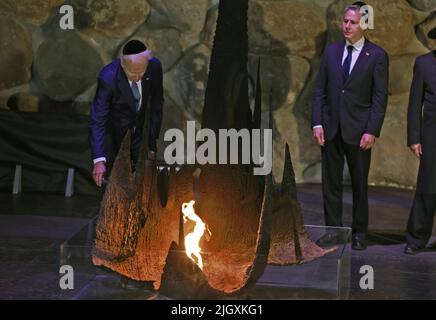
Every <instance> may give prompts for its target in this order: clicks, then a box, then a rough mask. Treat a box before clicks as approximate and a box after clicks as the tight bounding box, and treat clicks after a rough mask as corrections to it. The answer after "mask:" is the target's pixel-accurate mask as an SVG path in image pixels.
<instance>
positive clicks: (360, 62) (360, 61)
mask: <svg viewBox="0 0 436 320" xmlns="http://www.w3.org/2000/svg"><path fill="white" fill-rule="evenodd" d="M370 57H371V50H370V42H369V41H368V40H367V39H365V44H364V45H363V48H362V50H361V51H360V54H359V57H358V58H357V61H356V63H355V64H354V67H353V70H351V73H350V76H349V77H348V79H347V81H346V82H345V84H344V86H346V85H347V84H348V83H349V82H350V81H351V80H352V79H353V77H354V76H355V75H356V74H359V73H360V72H361V70H364V67H365V65H366V64H367V61H368V59H369V58H370Z"/></svg>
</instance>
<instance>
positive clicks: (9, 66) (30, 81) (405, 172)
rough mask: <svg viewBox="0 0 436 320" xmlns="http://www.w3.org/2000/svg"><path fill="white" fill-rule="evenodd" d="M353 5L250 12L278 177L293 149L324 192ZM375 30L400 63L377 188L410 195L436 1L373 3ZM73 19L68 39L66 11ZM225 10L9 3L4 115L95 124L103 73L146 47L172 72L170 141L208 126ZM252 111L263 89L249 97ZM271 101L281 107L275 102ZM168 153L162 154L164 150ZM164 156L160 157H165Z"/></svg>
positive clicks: (111, 2) (301, 176)
mask: <svg viewBox="0 0 436 320" xmlns="http://www.w3.org/2000/svg"><path fill="white" fill-rule="evenodd" d="M349 2H352V1H344V0H305V1H303V0H250V2H249V14H248V16H249V19H248V30H249V48H250V52H249V66H248V67H249V71H250V74H251V75H252V80H253V81H252V84H253V85H254V82H255V81H254V79H255V71H256V68H257V61H258V59H259V58H260V60H261V78H262V90H263V118H264V119H267V118H268V116H267V114H268V110H269V108H270V106H271V108H272V109H273V120H274V128H273V129H274V143H275V145H274V168H273V171H274V174H275V175H277V176H276V179H277V180H280V179H281V177H280V176H279V175H280V173H281V168H283V156H284V155H283V150H284V148H283V145H284V142H285V141H287V142H289V143H290V146H291V152H292V156H293V162H294V166H295V172H296V177H297V181H298V182H319V181H320V150H319V147H317V145H316V144H315V142H314V140H313V138H312V134H311V128H310V115H311V100H312V94H313V87H314V80H315V76H316V72H317V68H318V66H319V61H320V57H321V54H322V52H323V49H324V47H325V45H326V43H328V42H331V41H334V40H337V39H340V37H341V33H340V30H339V23H340V21H341V20H340V19H341V14H342V10H343V8H344V6H345V5H346V4H348V3H349ZM367 3H368V4H370V5H372V6H373V7H374V11H375V29H374V30H370V31H368V33H367V37H368V38H369V39H370V40H372V41H374V42H375V43H377V44H379V45H381V46H382V47H384V48H385V49H386V50H387V52H388V53H389V55H390V88H389V105H388V111H387V115H386V120H385V124H384V127H383V130H382V136H381V138H380V139H379V140H378V141H377V144H376V146H375V147H374V151H373V160H372V167H371V172H370V182H371V183H372V184H376V185H395V186H403V187H410V186H413V185H414V184H415V179H416V171H417V165H418V162H417V160H416V159H415V158H414V157H413V155H412V154H411V153H410V152H409V151H408V149H407V147H406V111H407V103H408V93H409V88H410V82H411V79H412V68H413V63H414V59H415V58H416V57H417V56H418V55H421V54H424V53H427V52H429V50H434V49H436V41H435V40H430V39H428V38H426V34H427V32H428V31H429V30H430V29H431V28H433V27H435V26H436V0H409V1H406V0H368V1H367ZM63 4H69V5H71V6H72V7H73V9H74V26H75V28H74V30H61V29H60V27H59V20H60V18H61V17H62V16H63V14H60V13H59V8H60V6H62V5H63ZM217 4H218V0H185V1H180V0H131V1H124V0H123V1H122V0H65V1H63V0H2V1H0V47H1V50H0V108H10V109H16V110H21V111H33V112H57V113H77V112H79V113H85V114H86V113H88V112H89V108H90V101H91V100H92V98H93V95H94V93H95V88H96V76H97V74H98V72H99V70H100V69H101V68H102V67H103V66H104V65H105V64H107V63H108V62H110V61H111V60H112V59H114V58H116V57H117V56H118V55H119V52H120V49H121V47H122V45H123V44H124V43H125V42H126V41H128V40H129V39H133V38H137V39H141V40H143V41H144V42H145V43H146V44H147V45H148V47H149V48H151V50H152V53H153V55H155V56H157V57H159V58H160V59H161V61H162V64H163V67H164V72H165V73H164V86H165V98H166V103H165V112H164V125H163V130H165V129H167V128H171V127H176V128H182V129H183V128H184V126H185V121H186V120H198V121H199V120H200V119H201V111H202V108H203V100H204V93H205V88H206V84H207V83H206V82H207V74H208V65H209V59H210V54H211V48H212V43H213V35H214V30H215V23H216V19H217V14H218V10H217ZM250 95H251V101H252V102H253V86H251V88H250ZM270 96H271V98H270ZM161 146H162V143H161ZM161 149H162V148H161Z"/></svg>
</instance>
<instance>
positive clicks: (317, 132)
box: [312, 127, 325, 147]
mask: <svg viewBox="0 0 436 320" xmlns="http://www.w3.org/2000/svg"><path fill="white" fill-rule="evenodd" d="M312 131H313V136H314V137H315V139H316V142H318V144H319V145H320V146H321V147H324V144H325V141H324V129H323V128H322V127H318V128H313V130H312Z"/></svg>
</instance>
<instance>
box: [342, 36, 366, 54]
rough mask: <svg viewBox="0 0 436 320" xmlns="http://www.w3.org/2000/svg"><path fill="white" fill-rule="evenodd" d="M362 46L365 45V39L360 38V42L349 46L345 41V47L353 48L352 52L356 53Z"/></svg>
mask: <svg viewBox="0 0 436 320" xmlns="http://www.w3.org/2000/svg"><path fill="white" fill-rule="evenodd" d="M364 45H365V37H362V38H360V40H359V41H357V42H356V43H354V44H351V43H350V42H349V41H348V40H346V41H345V47H348V46H353V47H354V49H353V50H356V51H361V50H362V49H363V46H364Z"/></svg>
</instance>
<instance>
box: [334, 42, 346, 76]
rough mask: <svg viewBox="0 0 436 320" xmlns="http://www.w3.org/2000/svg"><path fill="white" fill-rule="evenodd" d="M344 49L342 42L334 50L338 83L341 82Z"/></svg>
mask: <svg viewBox="0 0 436 320" xmlns="http://www.w3.org/2000/svg"><path fill="white" fill-rule="evenodd" d="M344 48H345V40H342V41H341V42H339V45H338V46H337V48H336V52H335V57H336V62H337V63H336V66H337V69H338V72H337V73H336V74H337V75H338V76H339V79H338V80H339V83H342V82H343V77H342V59H343V57H344Z"/></svg>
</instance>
